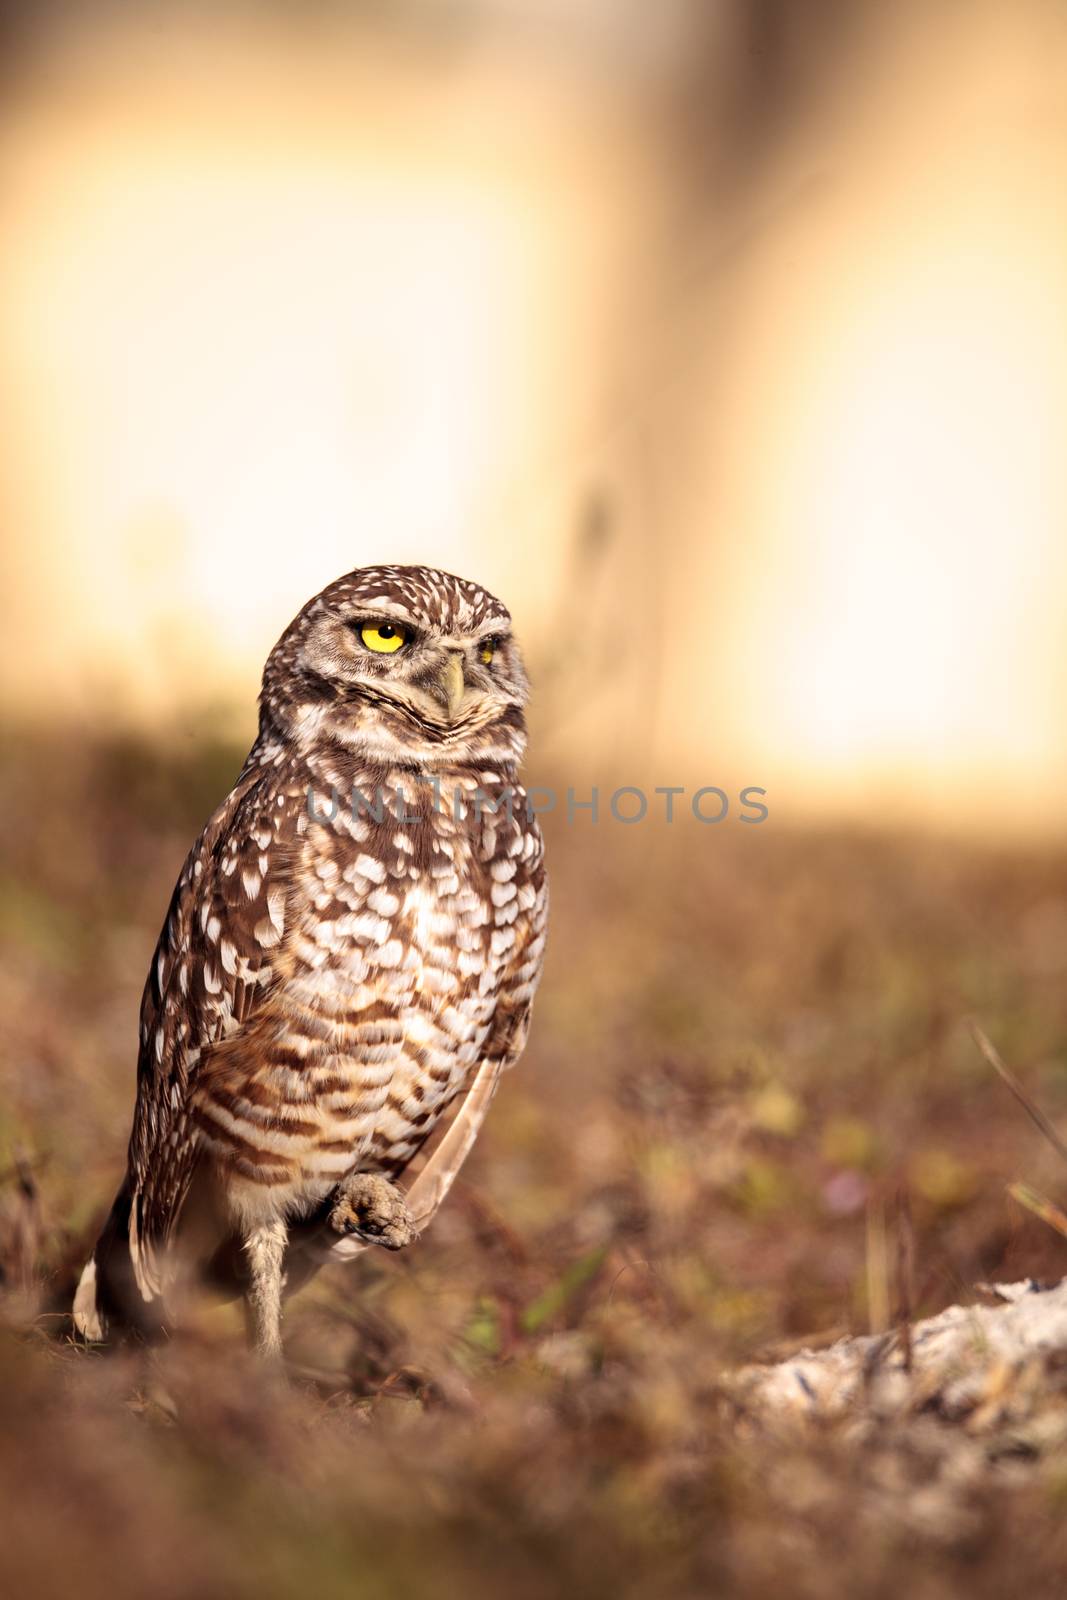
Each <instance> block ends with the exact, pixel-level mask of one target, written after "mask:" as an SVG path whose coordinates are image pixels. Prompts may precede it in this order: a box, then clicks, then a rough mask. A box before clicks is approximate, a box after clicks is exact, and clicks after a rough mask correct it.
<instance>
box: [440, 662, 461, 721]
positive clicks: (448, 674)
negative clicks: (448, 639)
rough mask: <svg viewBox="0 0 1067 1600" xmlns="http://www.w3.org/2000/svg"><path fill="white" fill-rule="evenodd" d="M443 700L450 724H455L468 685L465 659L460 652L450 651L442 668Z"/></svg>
mask: <svg viewBox="0 0 1067 1600" xmlns="http://www.w3.org/2000/svg"><path fill="white" fill-rule="evenodd" d="M440 682H441V698H442V700H443V701H444V705H445V709H446V710H447V712H448V720H449V722H455V720H456V717H457V715H458V713H459V708H460V705H461V703H462V701H463V696H464V695H465V694H466V692H467V683H466V680H465V678H464V676H463V657H462V656H461V655H460V653H459V651H458V650H450V651H449V652H448V654H447V656H446V657H445V664H444V666H443V667H442V668H441V679H440Z"/></svg>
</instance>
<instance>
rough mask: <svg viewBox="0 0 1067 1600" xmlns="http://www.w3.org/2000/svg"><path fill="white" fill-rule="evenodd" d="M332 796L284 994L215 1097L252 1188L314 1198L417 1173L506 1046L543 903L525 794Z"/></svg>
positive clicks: (309, 868) (388, 788)
mask: <svg viewBox="0 0 1067 1600" xmlns="http://www.w3.org/2000/svg"><path fill="white" fill-rule="evenodd" d="M329 793H330V799H329V802H328V803H326V802H325V801H324V802H323V803H319V802H318V801H317V800H316V798H315V797H314V796H312V798H311V800H310V803H309V805H308V806H307V808H306V810H305V811H304V812H303V813H302V815H301V816H300V818H299V820H298V823H297V827H296V830H295V832H296V837H297V840H298V849H297V854H296V858H295V860H294V863H293V869H292V871H291V873H290V876H289V883H288V889H287V893H286V899H285V906H284V914H283V915H282V917H281V919H280V920H281V922H282V929H281V932H280V937H279V942H278V948H277V950H276V951H275V952H274V954H273V959H272V978H271V985H270V994H269V997H268V998H267V999H266V1000H265V1001H264V1002H263V1003H262V1004H261V1006H260V1007H259V1009H257V1012H256V1016H255V1019H254V1023H253V1026H252V1027H251V1028H250V1029H244V1030H242V1033H241V1035H240V1041H238V1040H237V1039H235V1040H234V1041H233V1045H234V1048H232V1049H231V1048H230V1042H229V1041H224V1042H223V1043H222V1044H221V1046H220V1047H219V1048H218V1049H217V1050H216V1051H215V1052H214V1059H213V1060H212V1062H211V1063H210V1064H209V1065H208V1067H207V1071H206V1072H205V1074H204V1081H203V1086H202V1090H201V1094H200V1096H199V1100H200V1104H201V1106H202V1108H203V1114H202V1116H201V1119H200V1121H201V1128H202V1131H203V1132H204V1134H205V1136H207V1137H208V1139H209V1141H211V1139H212V1136H213V1135H214V1136H215V1142H216V1143H217V1144H218V1143H220V1142H221V1143H222V1144H224V1143H225V1136H224V1137H223V1139H222V1140H221V1141H219V1140H218V1136H217V1130H218V1129H219V1128H225V1129H226V1130H227V1131H228V1132H229V1134H231V1135H233V1136H234V1137H236V1138H238V1139H240V1140H241V1141H242V1143H243V1144H248V1145H252V1146H253V1147H254V1148H255V1149H256V1150H257V1151H258V1152H259V1154H260V1155H261V1156H262V1157H263V1158H264V1159H262V1160H257V1159H256V1158H254V1157H253V1158H250V1157H249V1151H248V1150H246V1149H244V1148H243V1147H240V1146H235V1151H234V1156H233V1157H232V1158H231V1162H232V1164H236V1166H237V1167H238V1170H239V1171H240V1172H241V1173H242V1174H243V1175H244V1176H245V1177H246V1178H251V1179H252V1180H253V1181H257V1182H260V1181H262V1182H266V1183H268V1184H270V1185H277V1184H279V1183H283V1182H284V1183H285V1184H286V1186H287V1187H291V1186H293V1185H296V1186H297V1187H298V1188H300V1189H302V1190H308V1189H310V1190H312V1191H313V1192H317V1191H318V1190H319V1189H320V1188H328V1187H329V1186H330V1185H331V1184H333V1183H335V1182H336V1181H337V1178H338V1176H339V1175H340V1174H343V1173H344V1172H347V1171H348V1170H350V1169H351V1168H352V1167H353V1166H355V1165H357V1164H358V1165H361V1166H364V1167H368V1168H375V1167H376V1168H379V1169H382V1170H386V1171H393V1172H395V1171H398V1170H400V1168H402V1167H403V1166H404V1164H405V1163H406V1162H407V1160H409V1159H410V1157H411V1155H412V1154H413V1152H414V1151H415V1150H416V1149H417V1148H418V1146H419V1145H420V1144H421V1143H422V1141H423V1140H424V1139H425V1138H426V1137H427V1136H428V1135H429V1133H430V1132H432V1130H433V1127H434V1125H435V1123H436V1121H437V1120H438V1118H439V1117H440V1115H441V1114H442V1113H443V1112H444V1110H445V1109H446V1107H447V1106H448V1104H449V1102H450V1101H451V1100H452V1098H453V1097H454V1095H455V1094H456V1093H457V1092H458V1091H459V1089H460V1088H461V1087H462V1085H463V1083H464V1082H465V1081H466V1079H467V1077H468V1075H469V1073H470V1071H471V1069H472V1068H473V1067H474V1066H475V1065H476V1064H477V1062H478V1061H479V1060H480V1059H481V1057H482V1056H483V1055H484V1054H485V1053H486V1052H487V1051H488V1050H490V1049H492V1048H494V1047H495V1046H496V1043H497V1042H498V1040H499V1041H502V1042H503V1044H504V1045H505V1046H506V1043H507V1040H506V1033H507V1027H506V1025H505V1026H504V1027H503V1029H501V1028H500V1026H499V1025H500V1024H501V1022H505V1023H506V1020H507V1019H506V1018H502V1017H501V1016H498V1012H499V1011H500V1010H501V1007H500V999H501V992H502V989H503V988H506V983H507V979H508V977H509V974H511V973H512V972H513V971H514V968H515V961H516V955H517V954H518V953H521V948H522V945H523V943H524V942H525V941H526V940H527V939H528V936H529V931H530V929H531V927H532V926H533V918H534V915H535V913H536V910H537V902H538V872H539V840H538V839H537V836H536V833H535V832H534V831H532V830H531V827H530V825H529V823H528V821H527V819H526V817H525V811H524V808H523V809H520V807H522V806H523V799H524V797H522V796H521V791H514V792H511V791H509V793H508V795H507V796H506V797H505V796H503V795H502V794H501V793H500V791H499V789H498V791H497V792H496V793H494V791H493V790H492V789H491V788H489V787H488V786H483V784H482V783H480V782H478V781H477V780H475V779H468V780H465V781H461V782H460V783H458V784H457V790H456V792H455V793H453V794H448V795H446V794H443V793H441V792H439V791H434V792H432V793H427V792H423V793H421V794H419V793H412V792H411V791H410V785H409V786H408V788H407V789H405V787H404V785H403V783H402V782H401V781H399V780H398V781H397V782H395V783H388V782H387V783H382V782H381V781H379V782H378V783H376V784H375V785H374V786H373V787H372V788H371V789H370V792H367V789H366V788H360V787H355V788H354V791H353V794H349V793H348V792H346V793H344V794H343V795H342V794H341V793H340V792H339V790H338V787H337V786H336V785H334V786H331V790H330V791H329ZM503 1009H504V1011H505V1012H506V1010H507V1007H506V1006H505V1007H504V1008H503ZM261 1112H262V1114H261ZM268 1113H269V1114H268ZM253 1135H254V1136H253ZM283 1158H284V1159H283Z"/></svg>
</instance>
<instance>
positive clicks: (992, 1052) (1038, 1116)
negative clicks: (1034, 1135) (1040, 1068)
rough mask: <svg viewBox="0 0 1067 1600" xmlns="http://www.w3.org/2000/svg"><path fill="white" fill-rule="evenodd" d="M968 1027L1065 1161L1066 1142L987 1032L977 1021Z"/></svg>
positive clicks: (1034, 1121)
mask: <svg viewBox="0 0 1067 1600" xmlns="http://www.w3.org/2000/svg"><path fill="white" fill-rule="evenodd" d="M970 1029H971V1034H972V1036H973V1038H974V1042H975V1044H976V1045H977V1046H978V1048H979V1050H980V1051H981V1052H982V1054H983V1055H984V1056H985V1058H986V1060H987V1061H988V1062H989V1065H990V1066H991V1067H992V1068H993V1070H994V1071H995V1072H996V1073H997V1074H998V1076H999V1077H1000V1079H1001V1082H1002V1083H1005V1084H1006V1085H1007V1086H1008V1088H1009V1089H1010V1090H1011V1092H1012V1094H1013V1095H1014V1096H1015V1098H1016V1100H1018V1102H1019V1104H1020V1105H1021V1106H1022V1108H1023V1110H1024V1111H1025V1112H1026V1115H1027V1116H1028V1117H1029V1118H1030V1121H1031V1122H1032V1123H1033V1124H1034V1126H1035V1127H1037V1128H1039V1129H1040V1130H1041V1132H1042V1133H1043V1134H1044V1135H1045V1138H1046V1139H1047V1140H1048V1142H1049V1144H1050V1145H1051V1146H1052V1148H1053V1149H1054V1150H1055V1151H1056V1152H1057V1154H1058V1155H1061V1156H1062V1157H1063V1159H1064V1161H1067V1144H1065V1143H1064V1141H1063V1140H1062V1139H1061V1138H1060V1135H1059V1134H1058V1133H1057V1132H1056V1129H1055V1128H1054V1127H1053V1126H1052V1123H1051V1122H1050V1121H1049V1119H1048V1118H1047V1117H1046V1115H1045V1113H1044V1112H1043V1111H1042V1109H1041V1107H1040V1106H1039V1105H1036V1104H1035V1102H1034V1101H1033V1100H1032V1099H1031V1098H1030V1096H1029V1095H1028V1094H1027V1092H1026V1090H1025V1089H1024V1088H1023V1086H1022V1084H1021V1083H1020V1082H1019V1080H1018V1078H1017V1077H1016V1076H1015V1074H1014V1072H1012V1070H1011V1068H1010V1067H1009V1066H1008V1065H1007V1064H1006V1062H1005V1061H1004V1058H1003V1057H1002V1056H1001V1054H1000V1051H999V1050H998V1049H997V1047H996V1045H995V1044H994V1043H993V1041H992V1040H991V1039H990V1038H989V1036H988V1034H986V1033H985V1032H984V1030H983V1029H982V1028H980V1027H979V1026H978V1024H977V1022H972V1023H971V1024H970Z"/></svg>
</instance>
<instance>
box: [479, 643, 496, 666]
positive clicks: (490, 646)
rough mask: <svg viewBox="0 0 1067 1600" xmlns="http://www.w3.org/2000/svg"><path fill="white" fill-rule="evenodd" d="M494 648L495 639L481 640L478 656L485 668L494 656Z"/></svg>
mask: <svg viewBox="0 0 1067 1600" xmlns="http://www.w3.org/2000/svg"><path fill="white" fill-rule="evenodd" d="M496 646H497V641H496V640H495V639H483V640H482V642H481V644H480V646H479V647H478V654H479V656H480V657H481V659H482V661H483V662H484V663H485V665H486V666H488V665H489V663H490V662H491V661H492V659H493V657H494V655H495V654H496Z"/></svg>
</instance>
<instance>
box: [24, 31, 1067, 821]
mask: <svg viewBox="0 0 1067 1600" xmlns="http://www.w3.org/2000/svg"><path fill="white" fill-rule="evenodd" d="M16 17H17V13H16ZM7 63H8V64H7V94H6V99H5V109H4V113H3V121H2V128H0V162H2V194H3V200H2V212H0V215H2V221H3V235H4V247H3V254H2V263H0V316H2V322H0V384H2V390H0V400H2V406H3V415H4V419H5V420H4V433H5V447H4V467H3V477H2V482H0V496H2V499H0V506H2V517H3V526H4V531H5V540H4V546H5V549H4V557H3V569H2V581H3V586H4V590H5V594H6V599H7V610H6V621H5V627H4V630H3V636H2V639H0V661H2V667H3V683H4V695H5V698H6V701H7V704H8V707H9V708H10V710H11V711H12V712H13V713H14V714H15V715H17V716H20V717H21V716H31V717H33V718H41V717H48V718H51V717H55V716H57V715H60V716H63V715H66V716H70V715H74V716H77V717H78V718H87V719H89V720H90V721H91V722H93V723H94V724H96V725H107V724H109V723H111V722H113V721H114V720H116V719H117V720H121V721H126V720H127V719H131V718H133V719H137V720H139V721H141V722H143V723H148V724H152V723H153V722H154V721H155V720H156V719H157V718H159V717H160V716H161V715H166V716H171V715H174V714H176V715H178V716H179V717H181V718H183V719H187V720H188V723H189V725H190V726H191V727H195V726H196V725H197V724H198V722H199V721H200V720H201V719H202V718H203V717H204V715H205V713H206V712H210V713H211V715H212V716H213V717H214V716H217V715H218V714H219V713H220V712H224V713H227V714H229V715H230V717H231V721H232V723H233V725H234V726H235V727H237V728H239V729H240V731H241V732H244V731H246V730H247V729H248V727H249V726H250V720H251V719H250V712H249V702H250V699H251V696H252V693H253V690H254V687H255V684H256V680H257V674H258V669H259V666H260V664H261V662H262V659H263V656H264V654H265V652H266V650H267V648H268V647H269V645H270V644H271V643H272V641H273V639H274V638H275V637H276V635H277V634H278V632H279V631H280V629H281V627H282V626H283V625H284V623H285V622H286V621H287V620H288V618H289V616H290V615H291V614H292V612H293V611H294V609H295V608H296V607H297V605H298V604H299V603H300V602H302V601H303V600H304V599H305V598H306V596H307V595H309V594H310V593H312V592H313V591H314V590H316V589H317V588H318V587H320V586H321V585H322V584H323V583H324V582H326V581H328V580H329V579H330V578H332V577H334V576H336V575H337V574H338V573H340V572H342V571H344V570H347V569H348V568H350V567H353V566H356V565H360V564H362V563H365V562H369V561H376V560H382V559H387V560H388V559H396V560H419V561H427V562H432V563H436V564H439V565H443V566H446V567H449V568H452V569H454V570H458V571H460V572H464V573H470V574H471V575H474V576H476V577H477V578H479V579H480V580H481V581H483V582H485V583H486V584H488V585H489V586H491V587H493V588H495V589H497V590H498V591H499V592H500V593H502V594H503V595H505V596H506V597H507V598H508V599H509V600H510V601H511V602H512V603H513V605H514V607H515V609H516V612H517V614H518V616H519V619H520V621H521V623H522V625H523V629H524V632H525V634H526V635H527V637H528V639H529V641H530V645H531V650H532V654H533V657H534V661H535V663H536V664H538V665H542V664H544V663H545V662H546V661H549V660H550V661H551V663H552V666H553V668H554V669H558V670H559V671H560V672H563V673H565V675H566V677H567V680H568V681H567V692H566V695H565V696H564V699H565V700H566V702H567V705H568V707H569V709H568V712H567V714H566V716H563V715H562V714H557V713H558V712H559V710H560V708H558V707H554V709H553V715H552V718H551V723H552V725H551V726H546V723H547V721H548V719H547V718H543V719H542V722H541V723H540V725H539V729H540V732H541V733H542V734H543V742H542V744H541V746H540V747H539V749H538V750H537V752H536V754H537V755H538V756H540V757H541V758H542V759H543V760H548V759H549V758H550V757H551V758H553V759H558V760H559V761H562V762H566V761H568V760H572V759H574V758H575V757H576V756H577V755H578V754H579V753H580V755H581V758H582V764H583V766H587V767H591V768H595V767H596V766H597V764H598V762H599V763H600V765H601V766H603V765H604V763H605V762H606V761H608V760H609V758H610V760H611V761H618V762H619V763H623V764H625V765H626V766H627V773H628V776H629V777H630V778H631V779H632V780H633V781H649V782H652V781H661V782H671V781H677V775H678V773H679V772H681V773H682V774H683V775H685V774H687V773H688V774H691V775H692V776H693V777H694V778H701V779H703V781H706V782H716V781H719V780H720V778H721V777H722V776H723V775H724V774H726V775H728V776H732V777H734V778H737V779H739V780H740V781H745V782H754V783H762V784H764V785H765V786H766V787H767V788H768V789H769V790H770V791H771V793H772V795H773V797H774V801H775V804H776V808H777V811H778V813H779V815H784V814H793V813H797V812H801V811H809V810H810V809H811V808H813V807H815V808H818V809H819V810H823V809H826V810H829V811H831V812H838V811H841V810H846V811H849V812H853V813H855V812H857V811H858V812H861V813H862V814H863V815H864V816H866V817H870V816H872V815H874V816H883V815H887V814H889V815H892V816H893V817H896V818H901V817H906V818H909V819H915V818H917V819H919V820H921V821H929V820H934V821H936V822H937V823H939V824H942V825H949V826H953V827H955V826H958V825H960V824H962V823H966V824H967V825H971V824H974V823H976V822H977V823H978V824H980V825H985V826H991V827H993V828H997V829H1000V828H1010V829H1015V830H1018V829H1019V828H1020V827H1029V826H1032V825H1033V824H1034V823H1035V822H1041V823H1043V824H1050V825H1053V826H1058V825H1059V824H1060V822H1061V817H1062V798H1063V794H1064V790H1065V779H1067V734H1065V728H1064V717H1063V714H1062V707H1063V687H1064V675H1065V670H1067V647H1065V645H1064V636H1065V626H1067V581H1065V579H1067V574H1065V572H1064V566H1065V562H1067V542H1065V541H1064V540H1063V538H1062V528H1063V524H1064V518H1065V513H1067V489H1065V473H1064V468H1063V460H1062V457H1063V439H1064V437H1065V435H1067V296H1065V295H1064V292H1063V285H1064V282H1065V281H1067V229H1065V225H1064V208H1063V205H1062V200H1061V196H1062V193H1063V191H1064V189H1065V187H1067V14H1065V13H1064V11H1063V8H1062V7H1060V6H1058V5H1056V4H1052V3H1034V0H999V3H998V0H971V3H969V4H967V5H962V6H961V5H958V4H938V3H932V0H923V3H921V4H919V3H917V4H910V5H909V4H896V3H882V4H877V5H842V4H840V3H830V0H805V3H800V4H797V5H794V6H787V5H785V4H777V5H776V4H773V3H767V0H753V3H748V0H733V3H725V0H717V3H709V0H660V3H657V4H655V5H649V4H647V3H645V0H551V3H547V0H538V3H534V0H482V3H475V0H452V3H450V4H447V5H444V4H438V3H432V4H431V3H429V0H402V3H401V0H396V3H385V0H383V3H381V4H378V5H374V6H371V5H367V4H355V3H354V4H351V5H348V6H344V5H315V6H310V7H309V6H285V5H264V6H258V7H255V6H250V7H242V6H237V5H221V6H216V7H213V8H197V7H177V6H174V7H167V6H164V7H162V8H161V7H157V6H146V7H143V8H135V7H122V6H114V7H110V8H109V7H100V6H88V7H73V8H70V9H69V10H68V9H66V8H58V9H57V8H54V7H42V8H27V9H26V11H25V12H24V13H23V16H22V20H21V23H20V22H19V21H18V20H16V21H15V22H14V23H13V24H12V35H11V39H10V45H9V49H8V52H7ZM598 535H599V536H600V537H599V538H598V537H597V536H598ZM620 721H624V723H625V734H624V733H623V732H621V731H620V727H619V723H620ZM668 769H670V770H668ZM665 774H666V775H665Z"/></svg>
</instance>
